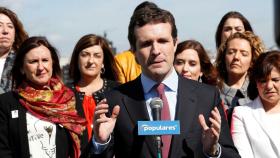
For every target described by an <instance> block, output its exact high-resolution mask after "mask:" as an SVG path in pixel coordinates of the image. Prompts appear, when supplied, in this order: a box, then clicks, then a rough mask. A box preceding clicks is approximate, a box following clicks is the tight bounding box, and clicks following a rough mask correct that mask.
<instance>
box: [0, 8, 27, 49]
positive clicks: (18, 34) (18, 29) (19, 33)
mask: <svg viewBox="0 0 280 158" xmlns="http://www.w3.org/2000/svg"><path fill="white" fill-rule="evenodd" d="M0 14H4V15H6V16H8V17H9V18H10V20H11V21H12V23H13V25H14V27H15V41H14V43H13V46H12V48H13V50H14V51H15V52H17V50H18V48H19V47H20V45H21V44H22V42H23V41H24V40H26V39H27V38H28V34H27V33H26V31H25V30H24V28H23V25H22V23H21V21H20V20H19V19H18V17H17V15H16V14H15V13H14V12H13V11H11V10H9V9H7V8H5V7H0Z"/></svg>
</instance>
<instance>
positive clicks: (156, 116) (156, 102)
mask: <svg viewBox="0 0 280 158" xmlns="http://www.w3.org/2000/svg"><path fill="white" fill-rule="evenodd" d="M162 106H163V102H162V100H161V99H160V98H158V97H155V98H153V99H152V100H151V102H150V107H151V109H152V116H153V120H154V121H159V120H161V118H160V117H161V109H162Z"/></svg>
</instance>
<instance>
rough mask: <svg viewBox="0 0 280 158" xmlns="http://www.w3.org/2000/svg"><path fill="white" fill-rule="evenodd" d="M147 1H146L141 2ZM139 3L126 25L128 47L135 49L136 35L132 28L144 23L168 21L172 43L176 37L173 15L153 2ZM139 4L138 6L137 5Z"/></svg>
mask: <svg viewBox="0 0 280 158" xmlns="http://www.w3.org/2000/svg"><path fill="white" fill-rule="evenodd" d="M143 3H148V2H143ZM143 3H141V4H139V5H138V6H137V7H136V9H135V10H134V13H133V15H132V16H131V18H130V23H129V26H128V40H129V43H130V47H131V49H132V50H133V51H135V48H136V47H135V46H136V37H135V34H134V29H135V27H136V26H138V27H142V26H144V25H146V24H149V23H150V24H153V23H154V24H157V23H169V24H170V25H171V29H172V37H173V40H174V43H175V41H176V38H177V28H176V24H175V19H174V17H173V15H172V14H171V13H170V12H169V11H167V10H163V9H160V8H158V7H157V6H156V5H155V4H152V5H146V6H145V5H143ZM139 6H140V7H139Z"/></svg>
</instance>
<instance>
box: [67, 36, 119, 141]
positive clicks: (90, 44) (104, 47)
mask: <svg viewBox="0 0 280 158" xmlns="http://www.w3.org/2000/svg"><path fill="white" fill-rule="evenodd" d="M69 73H70V78H71V79H72V80H73V81H74V82H73V84H72V85H71V86H70V87H71V88H72V90H73V91H74V92H75V96H76V101H77V104H76V106H77V109H78V112H79V114H80V115H81V116H84V117H85V118H86V119H87V122H88V124H87V133H88V140H90V138H91V136H92V127H93V126H92V124H93V117H94V110H95V106H96V104H97V103H98V102H99V101H101V100H102V99H103V98H104V92H106V91H108V90H110V89H112V88H113V87H115V86H117V85H118V83H117V82H116V81H117V77H118V76H117V75H118V73H117V68H116V62H115V58H114V56H113V53H112V50H111V48H110V46H109V44H108V42H107V41H106V40H105V39H104V38H102V37H100V36H97V35H94V34H88V35H85V36H83V37H82V38H81V39H80V40H79V41H78V43H77V44H76V46H75V48H74V51H73V53H72V57H71V61H70V70H69Z"/></svg>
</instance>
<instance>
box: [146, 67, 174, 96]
mask: <svg viewBox="0 0 280 158" xmlns="http://www.w3.org/2000/svg"><path fill="white" fill-rule="evenodd" d="M141 83H142V86H143V90H144V93H149V92H150V91H151V89H152V88H153V87H154V85H155V84H157V82H156V81H154V80H152V79H151V78H149V77H148V76H146V75H145V74H143V73H142V74H141ZM162 83H163V84H164V85H165V86H166V87H167V90H170V91H173V92H176V91H177V89H178V74H177V73H176V71H175V70H174V68H173V67H172V70H171V74H170V75H168V76H167V77H166V78H165V79H164V80H163V81H162Z"/></svg>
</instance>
